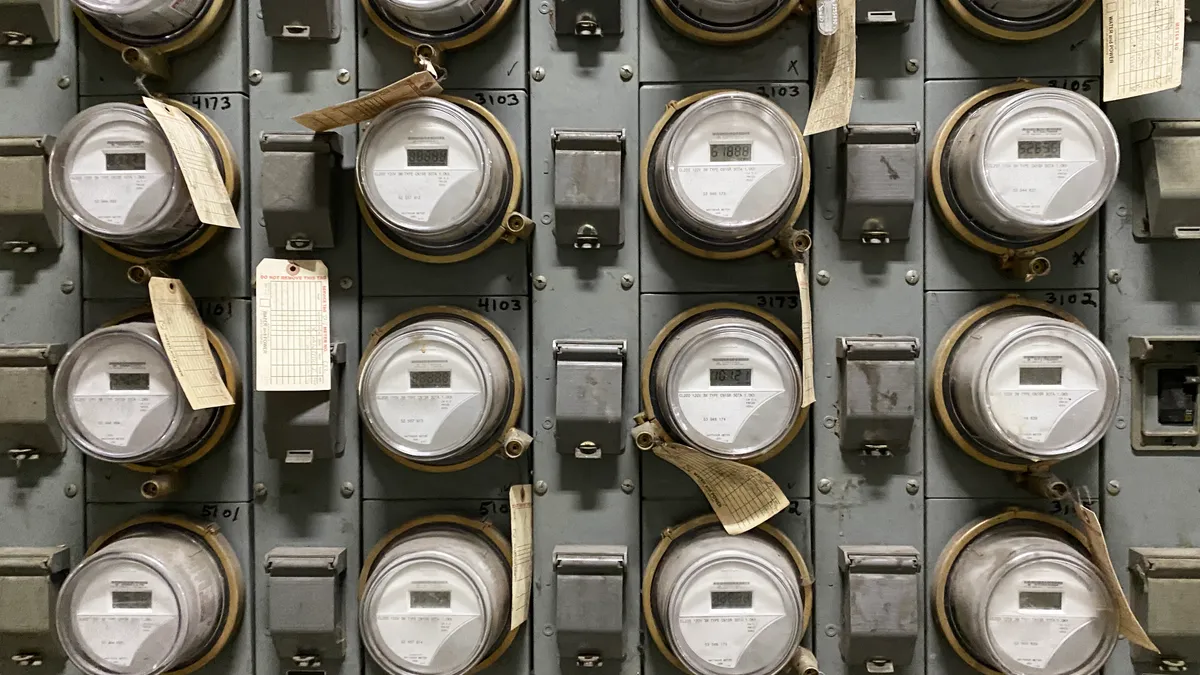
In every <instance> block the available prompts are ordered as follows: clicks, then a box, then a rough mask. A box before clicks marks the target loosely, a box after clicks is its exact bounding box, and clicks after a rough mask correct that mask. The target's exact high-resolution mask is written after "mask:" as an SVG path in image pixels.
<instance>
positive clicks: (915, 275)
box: [904, 270, 921, 286]
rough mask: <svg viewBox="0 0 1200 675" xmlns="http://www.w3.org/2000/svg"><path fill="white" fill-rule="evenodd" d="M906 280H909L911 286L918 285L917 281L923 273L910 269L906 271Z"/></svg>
mask: <svg viewBox="0 0 1200 675" xmlns="http://www.w3.org/2000/svg"><path fill="white" fill-rule="evenodd" d="M904 280H905V281H907V282H908V285H909V286H916V285H917V282H918V281H920V280H921V273H920V272H918V271H916V270H909V271H907V272H905V273H904Z"/></svg>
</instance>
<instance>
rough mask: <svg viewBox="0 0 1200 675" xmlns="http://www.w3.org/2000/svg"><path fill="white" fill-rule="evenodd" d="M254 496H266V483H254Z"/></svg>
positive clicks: (260, 497)
mask: <svg viewBox="0 0 1200 675" xmlns="http://www.w3.org/2000/svg"><path fill="white" fill-rule="evenodd" d="M254 496H255V497H257V498H258V499H262V498H263V497H266V496H267V485H266V483H255V484H254Z"/></svg>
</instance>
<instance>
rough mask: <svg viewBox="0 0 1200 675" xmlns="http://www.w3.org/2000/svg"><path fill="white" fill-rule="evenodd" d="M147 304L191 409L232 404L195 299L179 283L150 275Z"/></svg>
mask: <svg viewBox="0 0 1200 675" xmlns="http://www.w3.org/2000/svg"><path fill="white" fill-rule="evenodd" d="M150 306H151V307H152V308H153V311H154V325H155V326H157V327H158V335H159V339H160V340H162V344H163V348H164V349H165V350H166V352H167V360H169V361H170V362H171V369H172V370H174V371H175V378H176V379H177V380H179V385H180V386H181V387H182V388H183V393H184V395H185V396H187V400H188V404H189V405H191V406H192V408H193V409H195V410H204V409H206V408H219V407H221V406H227V405H233V396H231V395H230V394H229V389H228V388H227V387H226V386H225V382H224V380H222V379H221V373H220V371H219V370H217V361H216V359H215V358H213V353H212V349H211V348H210V347H209V345H208V332H207V331H206V330H205V328H204V323H203V322H201V321H200V314H199V313H198V312H197V311H196V301H195V300H192V296H191V295H189V294H188V292H187V288H185V287H184V285H183V282H182V281H179V280H178V279H171V278H168V277H151V278H150Z"/></svg>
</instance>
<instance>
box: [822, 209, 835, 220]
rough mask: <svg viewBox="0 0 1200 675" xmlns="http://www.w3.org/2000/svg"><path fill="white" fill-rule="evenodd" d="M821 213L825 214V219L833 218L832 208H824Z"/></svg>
mask: <svg viewBox="0 0 1200 675" xmlns="http://www.w3.org/2000/svg"><path fill="white" fill-rule="evenodd" d="M821 215H822V216H825V220H833V209H825V210H824V211H822V212H821Z"/></svg>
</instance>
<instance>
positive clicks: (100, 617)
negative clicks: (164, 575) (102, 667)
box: [74, 563, 179, 668]
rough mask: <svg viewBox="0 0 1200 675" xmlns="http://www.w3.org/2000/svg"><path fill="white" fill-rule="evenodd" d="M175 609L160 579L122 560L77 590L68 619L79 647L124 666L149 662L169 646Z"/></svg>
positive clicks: (176, 619)
mask: <svg viewBox="0 0 1200 675" xmlns="http://www.w3.org/2000/svg"><path fill="white" fill-rule="evenodd" d="M178 611H179V608H178V605H177V603H176V601H175V599H174V595H173V594H172V593H171V590H170V588H168V587H167V585H166V583H165V582H164V581H163V580H162V579H161V578H159V577H158V576H157V575H154V574H151V573H150V572H149V571H147V570H144V569H141V568H140V567H139V566H136V565H133V564H129V563H122V564H118V565H114V566H113V567H112V568H110V569H108V570H106V572H105V573H104V574H103V575H102V576H100V577H98V578H97V579H96V580H95V582H93V583H92V584H90V585H89V586H88V587H87V588H85V589H83V592H82V596H81V597H80V601H79V604H78V605H77V607H76V610H75V615H74V621H75V628H76V632H77V634H78V637H79V640H80V641H81V643H82V646H83V647H84V648H85V649H87V650H88V651H89V652H90V653H91V654H92V655H94V656H95V658H97V659H99V660H100V661H103V662H104V663H107V664H109V665H112V666H116V667H120V668H128V667H130V666H135V665H138V664H144V665H149V664H153V663H154V662H156V661H157V660H158V659H159V658H161V656H162V655H163V654H164V653H165V652H166V651H167V650H168V649H169V648H170V645H171V643H172V641H173V640H174V637H175V633H176V631H177V630H178V624H179V615H178Z"/></svg>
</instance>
